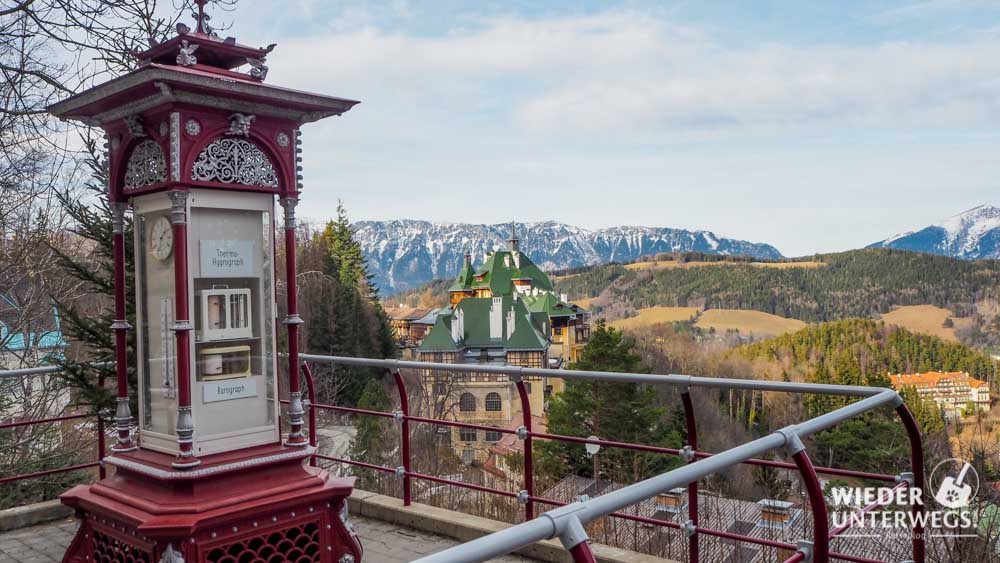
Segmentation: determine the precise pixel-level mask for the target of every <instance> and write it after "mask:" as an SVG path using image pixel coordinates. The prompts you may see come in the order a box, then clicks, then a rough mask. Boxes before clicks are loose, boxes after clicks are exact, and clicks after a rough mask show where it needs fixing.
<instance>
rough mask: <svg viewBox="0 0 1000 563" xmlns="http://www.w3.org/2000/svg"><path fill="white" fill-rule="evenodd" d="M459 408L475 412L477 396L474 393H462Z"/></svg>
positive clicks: (463, 410)
mask: <svg viewBox="0 0 1000 563" xmlns="http://www.w3.org/2000/svg"><path fill="white" fill-rule="evenodd" d="M458 410H460V411H462V412H475V410H476V397H475V395H473V394H472V393H462V396H461V397H459V398H458Z"/></svg>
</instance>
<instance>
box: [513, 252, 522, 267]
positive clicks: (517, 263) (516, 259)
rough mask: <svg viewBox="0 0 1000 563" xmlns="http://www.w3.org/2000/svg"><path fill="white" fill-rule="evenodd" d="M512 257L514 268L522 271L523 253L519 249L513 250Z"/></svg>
mask: <svg viewBox="0 0 1000 563" xmlns="http://www.w3.org/2000/svg"><path fill="white" fill-rule="evenodd" d="M510 255H511V256H513V257H514V267H515V268H517V269H521V251H519V250H517V249H514V250H511V251H510Z"/></svg>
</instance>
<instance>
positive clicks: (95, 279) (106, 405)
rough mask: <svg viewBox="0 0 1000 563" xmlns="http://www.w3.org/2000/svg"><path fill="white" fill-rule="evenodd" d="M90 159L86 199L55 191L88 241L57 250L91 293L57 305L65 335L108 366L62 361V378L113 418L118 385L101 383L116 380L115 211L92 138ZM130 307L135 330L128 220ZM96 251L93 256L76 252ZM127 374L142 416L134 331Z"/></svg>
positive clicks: (92, 358)
mask: <svg viewBox="0 0 1000 563" xmlns="http://www.w3.org/2000/svg"><path fill="white" fill-rule="evenodd" d="M85 148H86V153H87V156H86V158H85V160H84V163H85V164H86V165H87V166H88V167H89V169H90V172H91V175H92V178H91V180H90V181H89V182H87V183H86V184H85V185H84V197H80V194H77V193H71V192H69V191H63V192H56V197H57V198H58V200H59V202H60V204H61V205H62V207H63V209H65V210H66V213H67V214H69V216H70V217H71V218H72V219H73V223H74V227H73V229H72V231H73V233H74V234H75V235H76V236H77V237H79V238H80V239H82V241H83V242H81V244H78V245H76V246H75V247H74V249H73V250H74V251H72V252H70V251H65V250H64V249H61V248H59V247H55V246H53V247H52V250H53V251H54V252H55V253H56V254H57V255H58V256H59V263H60V266H61V267H62V268H64V269H65V271H66V273H67V275H69V276H71V277H73V278H75V279H77V280H80V281H82V282H83V283H84V284H85V287H86V288H87V290H88V295H86V296H84V297H80V298H77V299H75V300H74V301H73V302H71V303H65V302H61V301H57V302H56V305H57V307H58V308H59V315H60V319H61V320H62V327H63V330H64V332H65V333H66V335H67V336H68V337H69V338H70V339H71V340H74V341H76V342H77V343H79V344H80V345H81V347H82V350H83V352H84V355H85V357H84V358H83V359H84V360H86V361H88V362H103V365H95V364H86V365H85V364H84V363H81V362H80V360H81V358H79V357H74V358H69V357H66V358H62V359H61V367H62V374H63V377H65V378H66V379H67V381H68V383H69V384H70V385H71V386H73V387H74V389H75V391H76V393H75V394H74V396H75V398H76V400H77V402H78V403H80V404H85V405H89V406H91V407H92V408H94V409H95V410H96V411H100V412H105V413H108V415H109V416H110V414H111V413H112V412H113V409H114V395H115V394H114V391H113V387H110V386H101V385H99V382H101V381H103V380H107V382H108V383H113V382H114V381H115V366H114V359H115V358H114V357H115V345H114V334H113V333H112V331H111V323H112V322H113V321H114V307H113V297H112V296H113V295H114V276H113V273H114V272H113V269H114V260H113V232H112V219H111V207H110V203H109V201H108V193H107V186H108V172H107V165H108V163H107V160H106V158H105V157H103V156H100V155H101V153H100V152H99V151H98V148H97V146H96V144H95V142H94V141H93V139H89V138H88V139H85ZM124 232H125V234H124V236H125V283H126V287H127V288H128V290H126V292H125V307H126V311H127V315H128V318H127V320H128V322H129V323H130V324H132V326H135V292H134V291H132V290H131V289H132V288H134V287H135V285H134V282H135V278H134V254H133V248H132V247H133V243H132V218H131V217H130V216H128V214H126V216H125V231H124ZM83 249H92V250H90V251H89V252H86V253H84V252H77V251H81V250H83ZM127 334H128V376H129V387H130V389H131V391H130V392H129V396H130V397H131V398H132V412H133V413H137V412H139V411H138V407H137V393H136V389H137V385H136V371H135V366H136V362H137V356H136V350H135V331H134V330H132V331H129V332H128V333H127Z"/></svg>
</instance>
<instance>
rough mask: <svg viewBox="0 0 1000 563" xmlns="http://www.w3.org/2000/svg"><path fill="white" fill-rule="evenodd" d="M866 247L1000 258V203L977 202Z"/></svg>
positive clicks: (980, 257) (974, 258) (965, 256)
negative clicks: (950, 214) (921, 226)
mask: <svg viewBox="0 0 1000 563" xmlns="http://www.w3.org/2000/svg"><path fill="white" fill-rule="evenodd" d="M866 248H896V249H899V250H910V251H914V252H927V253H930V254H940V255H942V256H951V257H953V258H963V259H967V260H976V259H983V258H1000V207H996V206H993V205H989V204H983V205H977V206H976V207H973V208H972V209H968V210H966V211H963V212H961V213H958V214H956V215H952V216H951V217H948V218H946V219H943V220H942V221H940V222H938V223H935V224H933V225H928V226H926V227H924V228H922V229H919V230H916V231H906V232H903V233H899V234H896V235H893V236H891V237H889V238H886V239H884V240H881V241H878V242H875V243H872V244H870V245H868V246H867V247H866Z"/></svg>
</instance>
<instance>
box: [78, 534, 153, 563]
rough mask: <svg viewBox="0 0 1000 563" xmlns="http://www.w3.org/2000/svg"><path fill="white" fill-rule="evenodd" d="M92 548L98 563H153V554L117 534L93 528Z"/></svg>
mask: <svg viewBox="0 0 1000 563" xmlns="http://www.w3.org/2000/svg"><path fill="white" fill-rule="evenodd" d="M90 533H91V535H92V537H91V547H92V549H93V556H94V559H93V560H94V561H96V562H97V563H153V554H152V553H151V552H150V551H148V550H146V549H144V548H143V547H142V546H139V545H135V544H132V543H130V542H128V541H126V540H124V539H122V538H120V537H118V536H117V535H116V534H113V533H109V532H106V531H104V530H100V529H97V528H91V530H90Z"/></svg>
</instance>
